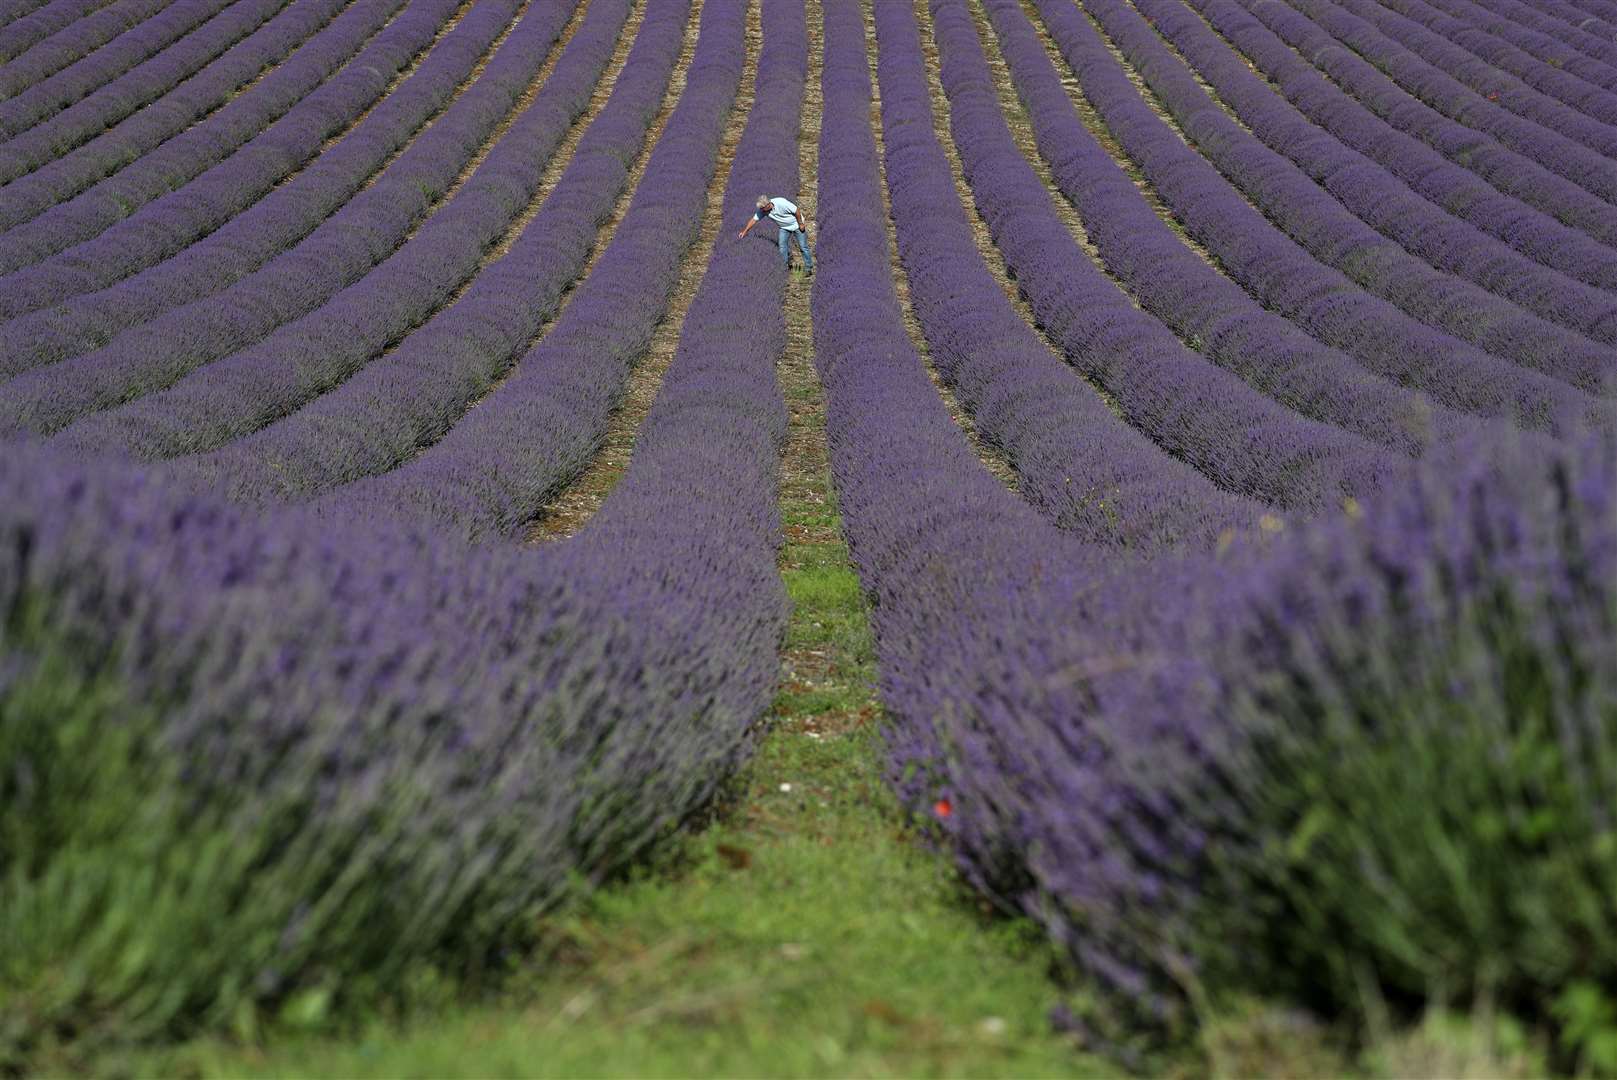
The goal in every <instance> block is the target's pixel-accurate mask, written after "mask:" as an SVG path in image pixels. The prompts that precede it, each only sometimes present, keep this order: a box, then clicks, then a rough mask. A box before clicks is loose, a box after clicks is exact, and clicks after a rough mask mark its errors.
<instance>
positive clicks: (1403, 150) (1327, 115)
mask: <svg viewBox="0 0 1617 1080" xmlns="http://www.w3.org/2000/svg"><path fill="white" fill-rule="evenodd" d="M1189 2H1190V5H1191V7H1192V8H1194V9H1195V10H1196V11H1197V12H1198V13H1199V14H1200V16H1201V18H1203V19H1205V20H1206V21H1207V25H1210V26H1211V27H1212V28H1213V30H1214V31H1216V32H1217V33H1218V34H1219V35H1221V37H1222V39H1223V41H1225V42H1227V43H1228V44H1230V45H1232V46H1233V47H1234V48H1236V49H1238V50H1240V53H1241V54H1242V55H1243V56H1244V57H1246V58H1247V59H1248V60H1250V61H1251V62H1252V63H1253V64H1254V65H1255V66H1256V67H1257V68H1258V70H1259V71H1261V72H1262V73H1263V75H1264V78H1265V80H1266V81H1267V82H1268V84H1269V87H1270V88H1271V89H1273V90H1276V91H1278V92H1279V93H1280V94H1282V95H1283V96H1284V97H1285V98H1286V100H1287V101H1289V102H1290V103H1291V104H1292V105H1293V106H1295V107H1296V109H1297V110H1298V111H1299V112H1300V113H1302V114H1303V115H1304V116H1306V117H1307V118H1308V119H1309V120H1310V121H1312V122H1313V123H1314V124H1316V125H1318V126H1319V127H1320V128H1322V129H1324V130H1325V131H1328V132H1330V133H1331V134H1332V135H1334V136H1336V138H1337V139H1339V140H1340V141H1341V142H1342V143H1343V145H1345V146H1349V147H1352V148H1353V149H1354V150H1357V151H1358V152H1359V153H1361V154H1364V155H1365V156H1367V157H1369V158H1371V159H1372V160H1374V161H1375V162H1376V163H1377V164H1379V165H1381V166H1382V167H1383V168H1385V169H1386V170H1387V171H1388V172H1389V173H1391V174H1392V175H1393V176H1396V177H1397V178H1398V179H1400V180H1402V181H1403V182H1404V183H1406V184H1408V185H1409V186H1410V187H1411V188H1412V189H1413V190H1415V191H1417V192H1419V193H1420V194H1421V195H1422V196H1423V197H1425V198H1426V199H1428V200H1429V201H1431V202H1432V203H1434V204H1436V205H1437V206H1440V207H1442V208H1443V209H1444V210H1447V211H1448V212H1449V213H1451V214H1453V215H1455V216H1456V217H1460V218H1463V219H1464V220H1466V221H1468V222H1470V223H1471V224H1472V225H1475V226H1477V227H1478V228H1480V229H1483V230H1485V231H1487V232H1488V233H1490V234H1492V235H1494V236H1497V237H1498V238H1499V239H1501V240H1503V241H1505V242H1506V243H1507V244H1510V245H1511V246H1512V247H1514V248H1515V249H1517V250H1518V251H1520V252H1522V253H1523V254H1524V255H1527V256H1528V257H1530V258H1532V259H1533V260H1535V261H1536V262H1539V263H1541V264H1543V265H1545V266H1549V267H1552V268H1554V269H1556V270H1559V271H1561V272H1562V273H1563V274H1567V275H1569V276H1571V277H1574V278H1577V279H1578V280H1580V281H1583V282H1586V283H1588V284H1590V285H1596V286H1599V287H1601V288H1606V289H1617V252H1614V251H1613V250H1612V249H1611V248H1610V247H1608V246H1606V245H1605V244H1603V243H1601V242H1600V241H1599V240H1597V239H1595V238H1594V237H1593V236H1591V235H1588V234H1586V233H1584V232H1580V231H1579V230H1578V229H1577V228H1575V227H1573V226H1572V225H1570V224H1563V223H1562V222H1561V221H1559V220H1557V219H1556V217H1554V216H1553V215H1551V214H1549V213H1546V212H1544V211H1543V210H1541V209H1538V208H1537V207H1535V206H1534V205H1530V204H1529V203H1528V202H1526V201H1523V200H1522V199H1521V198H1519V197H1512V196H1511V195H1507V194H1505V190H1508V189H1509V188H1510V186H1511V184H1509V183H1501V186H1500V187H1495V186H1493V184H1490V183H1489V182H1488V181H1486V180H1484V179H1482V178H1481V177H1480V176H1478V175H1477V174H1476V173H1473V172H1472V171H1470V170H1469V169H1467V168H1465V167H1463V166H1462V165H1457V164H1455V163H1454V162H1452V161H1450V160H1448V159H1447V158H1445V157H1444V156H1443V154H1441V153H1439V152H1438V151H1437V150H1435V149H1433V148H1432V147H1431V146H1428V145H1427V144H1426V143H1424V142H1422V141H1421V140H1420V139H1417V138H1415V137H1414V136H1412V135H1409V134H1407V133H1406V132H1404V131H1402V130H1400V129H1399V128H1396V127H1394V126H1393V125H1391V124H1389V123H1388V122H1386V121H1385V120H1383V119H1382V118H1381V117H1380V116H1377V115H1376V114H1375V113H1374V112H1372V111H1371V110H1370V109H1369V108H1367V107H1366V106H1364V105H1363V104H1361V103H1360V102H1359V101H1358V100H1357V99H1355V98H1353V97H1352V96H1350V95H1349V94H1347V93H1346V92H1345V91H1343V90H1342V89H1341V88H1340V87H1338V86H1337V85H1336V84H1335V83H1333V82H1331V81H1330V80H1329V79H1327V78H1326V77H1325V76H1324V75H1322V74H1321V73H1320V72H1319V71H1318V70H1317V69H1315V68H1314V67H1313V65H1311V64H1309V63H1308V62H1307V61H1306V60H1304V59H1302V58H1301V57H1299V56H1297V55H1296V54H1295V53H1294V52H1292V50H1291V48H1290V47H1288V46H1287V45H1286V43H1285V42H1283V41H1281V40H1280V39H1279V38H1278V37H1276V36H1275V34H1274V33H1273V31H1271V30H1270V29H1269V28H1268V27H1266V26H1264V25H1263V23H1261V22H1259V21H1258V20H1257V19H1256V18H1255V17H1253V16H1252V15H1251V14H1249V13H1248V12H1246V11H1245V10H1244V9H1242V8H1241V7H1240V6H1239V5H1238V4H1236V3H1235V2H1234V0H1189ZM1141 10H1142V11H1143V10H1147V9H1146V7H1144V6H1142V8H1141ZM1149 10H1150V13H1151V14H1152V17H1153V18H1154V19H1155V20H1156V25H1157V26H1158V27H1160V28H1161V29H1162V32H1163V33H1164V34H1167V35H1169V37H1170V38H1171V39H1172V40H1173V41H1174V42H1175V44H1177V45H1179V46H1180V47H1181V48H1182V49H1191V50H1199V49H1200V46H1199V45H1198V44H1197V41H1198V40H1199V39H1200V35H1199V34H1198V32H1197V27H1196V26H1194V25H1192V24H1190V23H1189V22H1188V21H1187V20H1188V18H1189V14H1188V13H1179V12H1178V10H1177V9H1167V10H1164V8H1163V7H1162V5H1160V4H1156V3H1152V4H1151V5H1150V7H1149ZM1187 27H1188V30H1189V32H1188V34H1187V33H1186V32H1185V30H1186V28H1187ZM1197 55H1198V56H1199V55H1200V52H1197ZM1198 63H1200V61H1198ZM1404 96H1405V98H1406V100H1409V99H1408V95H1404ZM1433 115H1434V116H1435V115H1436V114H1433ZM1439 119H1441V118H1439ZM1444 122H1445V123H1448V121H1444ZM1455 126H1456V127H1457V126H1458V125H1455ZM1277 149H1278V147H1277ZM1535 168H1536V166H1535ZM1544 175H1546V176H1549V175H1550V174H1548V173H1546V174H1544ZM1519 176H1520V180H1521V183H1522V184H1526V185H1528V186H1532V184H1533V177H1532V175H1531V173H1530V171H1528V172H1523V173H1520V174H1519ZM1552 179H1554V180H1555V181H1556V182H1557V183H1560V184H1562V185H1566V186H1568V187H1570V186H1571V185H1569V184H1567V182H1566V181H1565V180H1561V179H1560V178H1559V177H1552ZM1496 181H1497V177H1496ZM1578 190H1579V192H1580V194H1582V195H1583V197H1584V198H1585V199H1587V200H1588V201H1589V202H1590V203H1591V204H1592V205H1593V206H1595V207H1597V208H1605V210H1609V209H1610V208H1607V207H1605V204H1604V203H1601V202H1599V200H1597V199H1594V198H1593V196H1590V195H1588V194H1587V193H1586V192H1582V190H1581V189H1578ZM1605 210H1602V211H1601V213H1600V215H1599V216H1597V217H1596V218H1594V219H1588V220H1590V221H1591V222H1592V224H1593V226H1594V227H1593V228H1592V229H1591V231H1592V232H1594V233H1595V234H1596V235H1610V236H1612V237H1617V213H1609V214H1608V213H1606V212H1605ZM1602 217H1604V218H1609V224H1608V227H1604V228H1603V227H1601V226H1600V224H1599V222H1600V218H1602ZM1570 220H1577V218H1576V216H1571V217H1570Z"/></svg>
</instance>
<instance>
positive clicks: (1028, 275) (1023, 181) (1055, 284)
mask: <svg viewBox="0 0 1617 1080" xmlns="http://www.w3.org/2000/svg"><path fill="white" fill-rule="evenodd" d="M932 10H933V21H934V23H935V29H934V33H935V34H936V35H937V39H938V47H939V49H940V51H941V52H942V54H943V64H942V75H943V88H944V91H945V92H946V93H947V94H948V97H949V103H950V124H951V127H952V129H953V131H954V141H955V145H956V146H957V147H958V148H959V150H960V157H961V163H962V165H963V167H964V169H965V173H966V178H967V180H968V181H969V182H970V183H971V188H972V192H973V194H974V196H975V197H976V199H977V205H978V207H979V208H980V209H981V211H982V215H983V217H984V219H985V220H986V221H987V223H988V227H989V230H990V232H991V233H992V234H993V237H994V241H995V243H996V244H997V245H998V246H999V248H1000V250H1001V251H1002V252H1003V253H1004V255H1005V261H1006V263H1007V265H1008V266H1009V267H1010V269H1011V271H1012V272H1013V273H1014V274H1015V275H1016V279H1017V283H1018V285H1019V286H1020V287H1021V289H1022V291H1023V293H1024V295H1026V296H1027V298H1028V301H1029V303H1030V304H1031V306H1032V308H1033V313H1034V315H1035V316H1036V317H1037V318H1038V319H1039V321H1040V323H1041V324H1043V326H1044V327H1045V329H1046V331H1047V332H1048V333H1049V334H1050V336H1051V337H1052V338H1054V339H1055V341H1056V342H1057V343H1059V345H1060V346H1061V348H1062V349H1063V350H1064V351H1065V352H1066V354H1067V358H1068V360H1070V361H1071V362H1072V363H1073V364H1075V365H1077V366H1078V367H1079V369H1080V370H1082V371H1083V372H1084V373H1085V374H1086V375H1088V376H1089V377H1090V378H1091V379H1092V380H1094V381H1095V382H1096V383H1098V384H1099V385H1100V386H1101V387H1102V388H1103V389H1105V390H1106V391H1107V392H1108V393H1110V394H1111V395H1112V396H1113V398H1114V399H1115V401H1116V402H1117V405H1118V407H1119V408H1120V409H1121V410H1122V412H1123V415H1124V417H1125V418H1126V419H1127V420H1128V422H1129V423H1130V424H1132V425H1134V426H1135V427H1137V428H1139V429H1140V430H1141V431H1143V432H1145V433H1146V435H1148V436H1149V437H1150V438H1151V439H1152V440H1153V441H1154V442H1156V443H1157V444H1158V445H1160V446H1162V447H1163V448H1164V449H1166V450H1167V451H1168V452H1169V453H1171V454H1173V455H1174V456H1175V457H1179V458H1182V459H1184V460H1185V461H1188V462H1189V463H1190V464H1192V465H1194V466H1195V467H1196V468H1197V469H1199V470H1200V471H1201V472H1203V473H1205V474H1206V475H1207V476H1208V477H1209V478H1210V479H1212V481H1213V482H1214V483H1216V484H1218V485H1219V486H1220V487H1222V488H1225V489H1226V490H1229V491H1233V492H1235V493H1237V494H1242V495H1250V496H1252V497H1254V498H1257V499H1260V500H1262V501H1264V502H1267V503H1271V504H1273V505H1276V506H1282V507H1285V508H1287V509H1291V510H1297V511H1301V512H1313V511H1317V510H1321V509H1324V508H1326V507H1334V506H1336V505H1337V504H1338V503H1339V502H1340V501H1341V500H1342V499H1343V498H1345V497H1348V496H1359V495H1363V494H1366V493H1368V492H1370V491H1373V490H1375V488H1376V487H1377V486H1379V484H1380V482H1381V479H1382V477H1383V476H1384V475H1385V474H1386V472H1387V470H1388V469H1389V468H1391V467H1392V465H1393V462H1394V460H1395V457H1394V455H1393V453H1392V452H1391V451H1387V450H1384V449H1382V448H1380V447H1375V446H1373V445H1371V444H1370V443H1368V442H1366V441H1365V440H1363V439H1361V438H1359V437H1357V436H1354V435H1350V434H1348V433H1347V432H1345V431H1342V430H1340V429H1337V428H1332V427H1329V426H1327V425H1325V424H1321V423H1319V422H1318V421H1313V420H1307V419H1305V418H1303V417H1301V416H1298V415H1297V414H1296V413H1293V412H1291V411H1289V410H1287V409H1285V408H1284V407H1282V406H1281V405H1279V404H1278V403H1276V402H1274V401H1272V400H1270V399H1268V398H1266V397H1263V396H1262V395H1260V394H1258V393H1257V392H1256V391H1254V390H1252V389H1251V388H1250V387H1248V386H1247V385H1246V384H1245V383H1243V382H1241V381H1240V379H1239V378H1237V377H1236V376H1235V375H1233V374H1231V373H1230V372H1227V371H1224V370H1223V369H1221V368H1217V367H1214V366H1213V365H1211V364H1209V363H1208V362H1207V361H1206V360H1205V359H1204V358H1203V357H1201V356H1199V355H1197V354H1195V353H1193V352H1191V351H1190V350H1189V349H1187V348H1186V347H1185V346H1184V344H1183V343H1182V342H1181V341H1180V340H1179V339H1178V338H1177V337H1175V336H1174V333H1173V331H1171V330H1169V329H1168V328H1167V327H1166V326H1164V325H1163V324H1162V323H1161V322H1159V321H1157V320H1156V319H1155V318H1153V317H1151V316H1149V315H1147V314H1145V313H1144V312H1142V311H1140V310H1138V309H1137V308H1135V307H1134V306H1133V305H1132V304H1131V303H1130V302H1129V300H1128V298H1127V297H1126V296H1124V295H1123V293H1122V292H1121V291H1120V290H1119V289H1118V287H1117V286H1116V285H1114V284H1113V283H1112V282H1111V281H1110V280H1108V279H1107V278H1106V276H1105V275H1104V274H1102V273H1101V271H1100V270H1099V269H1098V268H1097V267H1096V266H1095V265H1094V264H1093V263H1092V262H1090V260H1089V258H1088V256H1087V255H1085V254H1084V252H1083V251H1082V250H1080V249H1079V247H1078V244H1077V243H1076V241H1074V240H1073V238H1072V237H1071V235H1069V234H1068V233H1067V230H1066V227H1065V226H1064V225H1063V224H1062V223H1061V220H1060V218H1058V217H1057V216H1056V213H1055V209H1054V207H1052V206H1051V204H1050V195H1049V192H1047V191H1046V190H1045V189H1044V186H1043V185H1042V184H1041V183H1040V182H1039V179H1038V177H1037V176H1036V175H1035V174H1034V172H1033V168H1032V166H1030V165H1029V164H1028V163H1027V162H1026V161H1025V160H1024V159H1023V158H1022V157H1021V152H1020V151H1019V150H1018V149H1017V148H1016V144H1015V143H1014V142H1013V141H1012V139H1011V135H1010V131H1009V129H1008V128H1007V127H1006V126H1005V119H1004V117H1003V116H1002V115H1001V114H1000V111H999V100H998V97H997V93H996V90H995V87H994V84H993V81H992V80H991V79H990V78H988V76H987V74H986V73H987V65H986V61H985V60H983V58H982V43H981V42H980V41H979V40H978V39H977V30H976V27H975V26H974V24H973V22H972V19H971V15H970V13H969V12H968V11H967V9H966V8H965V7H964V5H963V3H962V2H946V0H934V2H933V5H932Z"/></svg>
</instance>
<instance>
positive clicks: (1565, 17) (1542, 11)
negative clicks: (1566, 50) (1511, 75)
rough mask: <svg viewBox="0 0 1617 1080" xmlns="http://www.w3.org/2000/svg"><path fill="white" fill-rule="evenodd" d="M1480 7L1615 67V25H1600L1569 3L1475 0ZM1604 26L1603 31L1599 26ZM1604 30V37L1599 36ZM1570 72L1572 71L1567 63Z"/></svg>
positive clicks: (1539, 0) (1616, 55)
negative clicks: (1612, 38) (1613, 38)
mask: <svg viewBox="0 0 1617 1080" xmlns="http://www.w3.org/2000/svg"><path fill="white" fill-rule="evenodd" d="M1478 6H1479V7H1480V8H1482V10H1484V11H1487V12H1491V13H1493V14H1496V15H1501V16H1503V17H1504V18H1505V19H1506V21H1507V22H1509V23H1510V24H1511V25H1513V26H1519V27H1523V28H1525V30H1526V31H1527V32H1531V33H1535V34H1542V35H1543V36H1544V37H1546V38H1549V39H1551V40H1553V41H1556V42H1559V43H1561V44H1562V45H1566V46H1570V47H1571V48H1573V49H1575V50H1577V51H1578V52H1580V53H1582V54H1583V55H1584V56H1587V57H1589V58H1591V59H1593V60H1596V61H1598V62H1599V66H1600V67H1601V68H1602V69H1604V70H1609V69H1612V68H1617V41H1612V40H1610V38H1611V37H1612V36H1617V27H1614V26H1610V25H1607V24H1603V23H1602V22H1601V20H1599V19H1596V18H1591V17H1589V16H1587V15H1585V14H1584V13H1583V12H1581V11H1579V10H1578V9H1577V8H1574V7H1572V6H1571V5H1570V4H1562V3H1558V2H1552V0H1538V3H1537V4H1535V5H1529V4H1524V3H1521V2H1520V0H1478ZM1601 26H1604V27H1605V29H1604V30H1600V29H1599V28H1600V27H1601ZM1601 33H1604V34H1606V35H1607V36H1606V37H1601V36H1600V34H1601ZM1567 70H1569V71H1571V70H1573V69H1572V68H1571V67H1570V66H1569V67H1568V69H1567Z"/></svg>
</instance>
